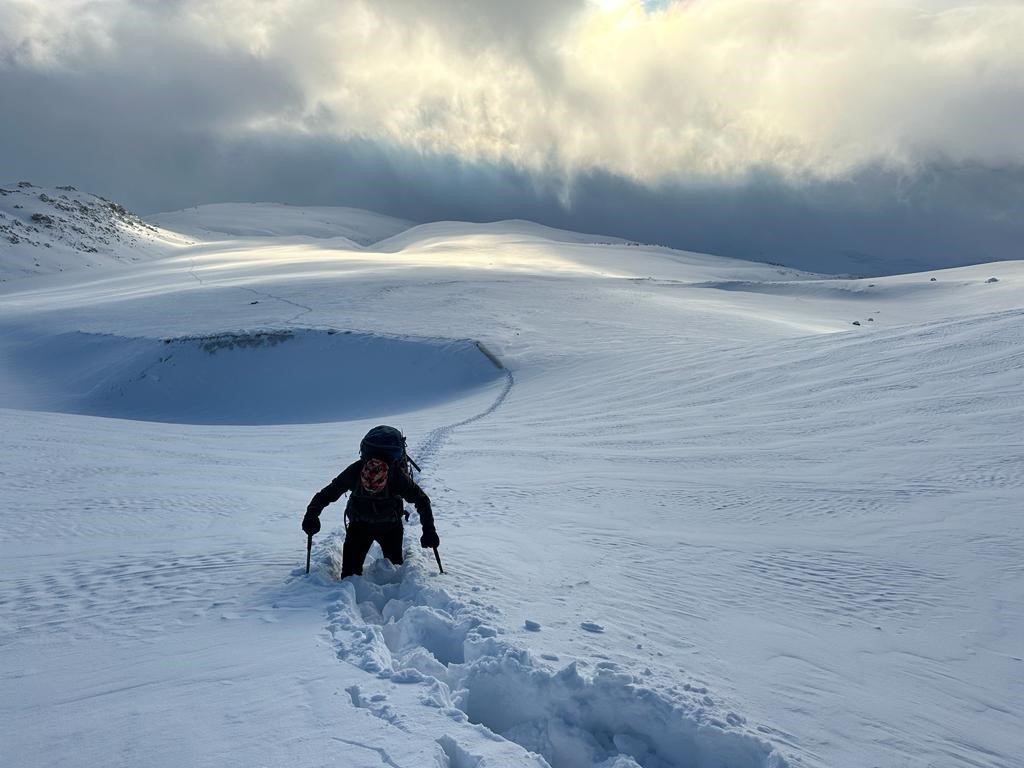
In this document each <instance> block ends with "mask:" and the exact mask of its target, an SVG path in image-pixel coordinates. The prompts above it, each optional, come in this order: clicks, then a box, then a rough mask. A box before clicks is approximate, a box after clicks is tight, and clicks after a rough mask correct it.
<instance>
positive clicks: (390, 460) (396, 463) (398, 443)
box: [345, 424, 419, 522]
mask: <svg viewBox="0 0 1024 768" xmlns="http://www.w3.org/2000/svg"><path fill="white" fill-rule="evenodd" d="M405 445H406V442H405V435H403V434H402V433H401V431H400V430H398V429H395V428H394V427H389V426H387V425H383V424H382V425H381V426H379V427H374V428H373V429H371V430H370V431H369V432H367V433H366V436H365V437H364V438H363V439H362V440H361V441H360V443H359V456H360V458H361V459H363V467H362V469H361V471H360V475H359V487H357V488H356V489H354V490H353V492H352V495H351V497H350V499H349V506H348V507H346V511H345V515H346V522H347V519H348V518H349V517H353V516H354V515H353V514H352V513H354V511H355V507H353V506H352V505H353V503H354V502H355V501H356V499H360V500H363V501H362V503H365V500H367V499H370V500H371V508H372V509H373V510H374V512H375V513H376V511H377V504H376V502H378V501H380V502H386V507H385V508H387V506H388V505H390V501H389V500H390V498H391V497H390V495H389V493H388V491H387V484H388V476H389V474H390V473H391V472H392V471H395V470H397V471H399V472H404V473H405V475H406V476H407V477H409V478H411V477H412V470H411V469H410V465H411V466H413V467H415V468H416V469H417V470H419V467H418V466H417V465H416V462H414V461H413V460H412V459H411V458H410V457H409V454H407V453H406V452H405ZM396 502H397V503H398V505H399V506H398V512H397V513H396V514H403V512H402V508H401V502H400V501H398V500H397V499H396ZM404 515H405V517H406V519H408V517H409V513H408V512H404ZM360 519H362V518H360Z"/></svg>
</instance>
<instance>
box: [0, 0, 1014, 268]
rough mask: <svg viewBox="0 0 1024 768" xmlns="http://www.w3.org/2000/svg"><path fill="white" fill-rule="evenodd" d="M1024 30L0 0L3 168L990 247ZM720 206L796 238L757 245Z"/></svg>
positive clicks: (642, 11)
mask: <svg viewBox="0 0 1024 768" xmlns="http://www.w3.org/2000/svg"><path fill="white" fill-rule="evenodd" d="M1022 39H1024V4H1019V3H1008V2H1003V1H1002V0H976V1H975V2H973V3H970V4H967V3H963V2H954V0H931V1H930V2H928V3H927V4H925V3H911V2H905V1H904V0H858V2H856V3H836V2H831V1H830V0H689V1H688V2H670V3H664V2H649V3H642V2H640V1H639V0H637V1H636V2H615V0H605V1H604V2H593V1H590V2H587V1H585V0H557V1H554V0H552V1H549V2H545V1H543V0H525V1H524V2H522V3H506V2H497V1H496V0H478V1H475V2H474V1H472V0H440V1H439V2H437V3H421V2H415V0H375V1H374V2H370V0H360V1H355V2H336V1H335V0H105V1H104V2H98V1H97V0H47V1H45V2H44V1H43V0H38V1H32V0H0V105H2V108H3V112H4V120H3V121H0V160H2V162H0V167H6V168H8V169H9V170H8V171H7V172H6V173H3V174H2V175H4V176H6V175H7V174H8V173H14V172H16V175H24V176H30V177H33V178H36V179H38V180H41V181H45V177H47V176H50V177H52V178H54V179H55V180H61V181H77V182H78V183H80V184H81V185H83V186H92V187H97V191H101V192H104V193H105V194H111V195H114V196H119V197H121V198H122V199H125V200H126V201H127V202H129V203H132V204H135V205H137V206H139V207H140V208H143V209H150V210H152V209H155V208H157V207H171V205H172V204H175V203H179V204H182V205H184V204H188V203H191V202H199V201H202V200H210V199H253V198H254V196H255V195H256V192H257V191H259V195H258V196H259V197H263V198H264V199H282V200H286V201H291V202H311V201H316V202H335V203H339V204H356V203H357V202H358V201H359V200H363V199H368V198H373V199H374V200H375V202H376V205H375V206H374V207H377V208H379V209H382V210H390V211H392V212H400V209H408V210H414V209H415V210H417V211H418V212H419V213H420V214H421V215H424V214H427V213H430V212H432V214H431V215H433V213H437V214H440V217H446V218H480V217H484V216H492V215H493V216H494V217H501V216H502V215H522V214H521V213H519V212H520V211H524V210H526V211H535V212H536V213H537V215H535V216H532V218H538V219H546V220H548V221H554V220H556V219H557V220H558V221H564V222H567V223H572V224H575V225H581V226H582V225H585V224H587V223H588V220H587V219H586V217H585V216H584V215H583V213H582V212H584V211H590V212H591V214H592V215H594V216H595V217H596V218H595V221H597V222H605V223H607V222H611V221H615V220H617V217H616V215H614V212H609V211H608V210H605V209H606V208H608V207H609V206H611V205H612V201H613V200H614V198H612V199H610V200H608V201H605V202H604V203H602V202H600V200H599V199H598V196H599V195H600V194H608V195H626V196H627V197H628V198H629V200H630V201H631V202H630V203H628V204H626V205H625V206H624V208H625V209H629V210H630V213H631V215H632V216H633V220H634V221H645V222H647V224H646V226H647V227H648V229H647V231H648V232H650V233H652V237H650V238H648V239H660V240H662V241H667V240H671V241H672V244H674V245H682V246H686V245H689V247H701V248H704V249H706V250H716V249H717V250H719V251H744V252H746V253H747V255H749V254H750V253H754V252H759V251H760V250H762V249H763V248H765V247H768V246H766V245H765V244H766V243H768V244H769V245H770V250H772V251H773V252H774V255H775V256H776V257H780V256H779V253H778V251H779V250H782V251H786V249H787V248H791V249H792V248H797V247H798V245H799V243H798V241H800V240H801V238H802V237H804V235H802V234H800V232H803V231H805V230H806V227H803V229H801V228H800V223H799V216H800V215H816V216H818V217H819V219H822V218H824V219H828V220H833V219H834V221H835V226H834V227H832V229H829V228H827V227H825V228H823V229H822V230H821V232H820V233H819V234H818V235H817V236H816V238H811V239H812V240H814V242H817V243H819V244H820V243H821V242H823V241H822V238H824V237H826V236H831V235H829V234H828V233H829V232H831V233H833V234H835V233H838V232H844V233H847V234H848V235H849V238H848V239H849V241H850V243H852V241H853V240H857V242H858V243H860V242H861V241H863V240H864V238H863V237H859V238H854V237H853V236H852V233H853V232H854V229H855V228H853V227H845V226H840V218H841V216H842V215H845V216H846V218H847V219H848V220H849V221H851V222H852V221H855V220H857V221H860V223H861V224H863V223H865V222H868V223H870V222H871V221H878V222H882V221H884V222H886V223H885V224H884V226H883V225H881V224H879V227H878V230H877V236H876V240H877V241H878V242H877V243H876V244H875V245H874V246H872V247H870V248H868V251H871V252H873V253H883V252H885V253H888V252H890V250H891V249H890V248H888V247H882V246H881V245H880V244H882V238H883V237H885V238H888V240H886V242H888V243H896V242H899V243H901V244H903V246H908V244H909V246H910V247H918V246H921V245H922V244H923V243H924V242H925V241H926V240H929V235H928V233H927V232H925V231H924V229H923V228H924V227H925V225H926V222H927V226H929V227H933V226H935V223H934V219H935V218H936V216H935V215H934V214H935V213H936V211H937V210H938V209H937V207H938V206H945V207H946V208H948V209H949V210H953V211H958V212H957V213H956V215H954V216H952V217H950V216H947V217H946V219H947V220H949V219H950V218H952V219H956V220H958V221H960V220H963V221H964V223H965V226H966V229H967V230H969V231H972V232H976V233H978V236H979V237H982V238H983V239H985V238H987V240H993V237H994V235H992V233H993V232H996V233H1002V234H1000V235H999V236H1000V237H1003V236H1006V237H1008V236H1009V234H1010V233H1011V232H1010V230H1012V226H1013V225H1012V222H1008V221H1007V211H1013V210H1015V207H1016V206H1019V204H1020V201H1021V197H1020V195H1021V186H1020V184H1019V182H1018V181H1017V179H1018V178H1019V177H1020V174H1021V172H1022V169H1024V131H1020V130H1019V126H1020V125H1021V124H1024V46H1021V45H1020V43H1019V41H1020V40H1022ZM241 163H244V164H245V165H244V167H243V166H242V165H241ZM346 163H347V164H348V165H347V166H346ZM296 168H302V169H303V173H304V174H305V175H304V176H303V177H301V178H300V176H299V174H298V173H296V172H295V169H296ZM446 174H447V175H446ZM982 178H988V179H989V180H990V182H991V179H992V178H996V179H997V181H996V182H995V183H991V184H990V186H988V187H985V186H984V185H981V186H980V187H979V179H982ZM242 180H245V184H243V183H242ZM469 183H473V184H481V185H483V186H482V187H481V190H486V191H487V192H488V193H489V194H492V195H493V201H494V203H495V204H493V205H492V204H489V203H485V202H483V201H482V200H481V199H480V198H481V191H480V190H477V192H476V193H475V194H473V193H467V192H466V190H465V185H466V184H469ZM246 184H247V185H248V186H246ZM368 187H374V188H376V190H377V191H376V192H373V193H370V192H368V191H367V188H368ZM979 188H980V189H982V190H986V191H985V194H984V195H981V196H980V197H979V195H978V190H979ZM430 191H432V192H433V195H434V196H435V198H434V200H433V201H430V199H429V198H430V194H429V193H430ZM413 200H419V201H421V202H420V203H415V204H414V203H412V202H410V201H413ZM979 200H981V201H982V202H979ZM640 201H643V203H642V204H641V202H640ZM706 201H715V203H716V204H720V205H722V206H725V210H730V211H732V212H733V213H742V214H743V215H745V216H748V217H751V218H750V220H751V221H752V222H758V223H761V224H765V225H766V226H767V224H766V221H767V220H766V218H765V217H764V216H763V215H761V214H762V212H763V211H764V210H772V211H775V212H776V218H778V219H779V220H780V221H781V220H784V221H787V222H791V223H792V224H793V225H794V226H796V227H797V229H798V232H796V233H794V235H792V236H790V237H789V238H788V239H786V238H783V237H781V236H779V237H766V236H765V235H764V234H763V230H762V229H758V228H754V229H750V233H748V234H747V235H746V237H745V239H744V238H743V237H740V236H736V235H733V234H731V233H730V232H729V231H728V230H729V227H728V226H726V224H725V222H724V221H722V216H721V215H716V213H715V212H714V211H710V210H708V205H706V204H705V202H706ZM781 201H785V203H786V205H788V208H786V210H785V211H783V210H782V209H781V208H780V205H781ZM499 203H500V204H499ZM776 203H779V204H776ZM982 203H984V204H982ZM364 204H365V203H364ZM673 205H676V206H680V205H682V206H688V208H687V209H686V210H688V211H697V210H699V211H701V212H703V213H706V214H707V215H706V216H705V220H706V221H707V222H714V221H721V224H720V225H719V226H718V227H717V229H715V232H717V234H715V233H714V232H711V230H712V229H714V228H713V227H710V225H708V226H707V227H705V228H704V229H700V228H697V227H692V226H688V225H686V224H684V222H685V221H686V220H688V219H687V217H686V216H680V215H679V210H680V209H679V208H678V207H677V208H674V209H672V208H671V206H673ZM757 205H760V206H763V207H762V208H761V209H758V208H756V206H757ZM502 206H504V208H502ZM958 206H959V208H958ZM654 211H658V212H660V215H661V216H663V217H664V219H658V218H656V217H654V215H653V213H652V212H654ZM823 211H829V212H833V211H834V212H835V216H834V217H833V218H830V216H831V215H832V214H831V213H829V214H828V215H825V214H823V213H822V212H823ZM843 211H845V214H842V213H841V212H843ZM960 211H967V212H968V213H969V214H970V216H973V218H970V219H969V220H968V219H964V216H965V215H966V214H964V213H962V212H960ZM598 212H599V213H598ZM798 212H801V213H800V214H799V215H798ZM406 215H408V212H407V214H406ZM423 217H426V216H423ZM435 217H436V216H435ZM863 217H866V218H863ZM872 217H875V218H872ZM938 218H939V219H942V215H941V213H940V214H939V215H938ZM1011 218H1012V216H1011ZM901 221H902V222H903V224H902V227H901V226H900V222H901ZM967 225H970V226H967ZM673 227H674V229H672V228H673ZM986 227H988V228H989V230H986ZM591 228H593V227H591ZM620 229H623V230H625V229H629V230H631V231H632V230H634V229H636V228H635V227H633V226H631V225H630V224H629V221H624V222H623V224H622V227H620ZM748 229H749V228H748ZM776 229H778V228H776ZM826 230H827V231H826ZM653 233H660V234H659V235H658V237H657V238H654V237H653ZM673 233H674V234H673ZM709 233H710V235H711V236H710V237H709ZM986 233H987V234H986ZM631 236H636V237H638V239H643V233H640V232H635V233H634V234H633V235H631ZM684 236H685V237H684ZM844 236H845V235H844ZM686 237H688V238H690V241H689V242H683V240H684V239H685V238H686ZM915 237H916V239H915ZM741 240H742V241H743V243H745V244H744V245H742V246H740V245H736V243H739V242H740V241H741ZM694 241H696V242H694ZM1007 242H1009V241H1007ZM698 243H699V245H698ZM844 243H845V241H844ZM844 243H838V242H837V243H832V244H830V247H834V248H837V249H840V250H843V249H845V250H849V251H850V252H851V253H854V252H860V251H861V250H863V249H862V248H861V246H860V245H857V246H856V247H854V246H852V245H851V247H850V248H846V247H845V245H846V244H849V243H845V244H844ZM915 244H916V245H915ZM867 245H869V246H870V245H871V244H870V243H867ZM800 247H803V246H800ZM808 248H810V246H808ZM993 248H994V246H993ZM995 250H998V249H995ZM999 252H1000V253H1007V254H1009V253H1011V250H1010V249H1009V247H1007V248H1004V249H1003V250H1002V251H999ZM769 255H773V254H769ZM871 258H873V257H871ZM854 261H855V260H854Z"/></svg>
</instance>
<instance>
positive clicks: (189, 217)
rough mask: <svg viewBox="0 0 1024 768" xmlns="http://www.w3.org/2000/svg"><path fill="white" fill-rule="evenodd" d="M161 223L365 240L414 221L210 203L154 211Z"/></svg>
mask: <svg viewBox="0 0 1024 768" xmlns="http://www.w3.org/2000/svg"><path fill="white" fill-rule="evenodd" d="M147 219H148V220H149V221H150V222H152V223H153V224H156V225H157V226H160V227H165V228H167V229H171V230H174V231H175V232H183V233H187V234H188V235H190V236H192V237H196V238H200V239H203V240H221V239H224V237H225V236H228V237H315V238H344V239H346V240H348V241H349V242H350V243H351V244H352V245H364V246H365V245H370V244H372V243H375V242H377V241H378V240H383V239H385V238H387V237H391V236H392V235H395V234H397V233H399V232H402V231H403V230H406V229H408V228H409V227H411V226H413V222H411V221H405V220H404V219H396V218H395V217H393V216H385V215H383V214H380V213H373V212H371V211H364V210H361V209H359V208H340V207H327V206H319V207H299V206H293V205H281V204H279V203H215V204H211V205H199V206H196V207H194V208H186V209H184V210H181V211H170V212H168V213H157V214H154V215H152V216H148V217H147Z"/></svg>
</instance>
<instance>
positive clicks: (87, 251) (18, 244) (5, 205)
mask: <svg viewBox="0 0 1024 768" xmlns="http://www.w3.org/2000/svg"><path fill="white" fill-rule="evenodd" d="M187 244H188V240H187V239H186V238H184V237H182V236H180V235H177V234H175V233H173V232H167V231H165V230H162V229H160V228H159V227H156V226H154V225H152V224H149V223H147V222H145V221H143V220H142V219H141V218H139V217H138V216H136V215H135V214H133V213H131V212H130V211H128V210H127V209H125V208H124V206H121V205H119V204H118V203H113V202H111V201H109V200H106V199H104V198H102V197H98V196H96V195H91V194H87V193H85V192H79V191H78V190H76V189H75V188H74V187H70V186H62V187H53V188H50V187H37V186H35V185H34V184H31V183H30V182H27V181H20V182H18V183H17V184H6V185H0V281H6V280H10V279H13V278H17V277H25V276H28V275H36V274H48V273H52V272H64V271H67V270H72V269H80V268H83V267H97V266H102V265H106V264H111V263H115V262H120V263H131V262H137V261H143V260H145V259H149V258H154V257H158V256H164V255H168V254H170V253H172V252H174V250H175V249H176V248H178V247H181V246H183V245H187Z"/></svg>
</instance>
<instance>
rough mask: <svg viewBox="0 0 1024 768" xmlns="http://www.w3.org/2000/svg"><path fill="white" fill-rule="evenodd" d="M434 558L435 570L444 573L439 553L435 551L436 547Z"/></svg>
mask: <svg viewBox="0 0 1024 768" xmlns="http://www.w3.org/2000/svg"><path fill="white" fill-rule="evenodd" d="M434 559H435V560H437V570H439V571H440V572H441V573H444V568H443V567H442V566H441V555H440V554H439V553H438V551H437V547H434Z"/></svg>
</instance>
